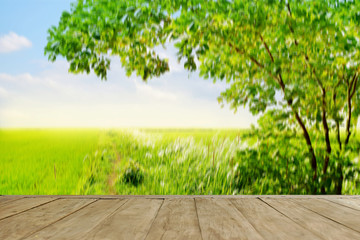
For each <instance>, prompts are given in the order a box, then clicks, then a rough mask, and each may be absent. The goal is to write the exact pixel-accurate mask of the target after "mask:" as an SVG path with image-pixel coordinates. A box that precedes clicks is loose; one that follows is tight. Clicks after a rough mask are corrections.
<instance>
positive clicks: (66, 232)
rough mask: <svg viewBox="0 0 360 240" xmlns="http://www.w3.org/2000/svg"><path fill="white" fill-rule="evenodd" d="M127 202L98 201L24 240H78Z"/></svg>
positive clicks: (122, 200) (115, 200)
mask: <svg viewBox="0 0 360 240" xmlns="http://www.w3.org/2000/svg"><path fill="white" fill-rule="evenodd" d="M126 201H127V200H125V199H114V200H99V201H96V202H94V203H92V204H90V205H88V206H86V207H84V208H82V209H81V210H79V211H77V212H75V213H73V214H71V215H69V216H67V217H65V218H63V219H61V220H60V221H58V222H56V223H54V224H51V225H50V226H48V227H46V228H43V229H42V230H41V231H39V232H35V233H33V234H32V235H31V236H30V237H28V238H26V239H78V238H80V237H82V236H84V235H85V234H86V233H88V232H90V231H91V229H93V228H94V227H96V226H97V225H98V224H99V223H101V222H102V221H103V220H105V219H106V218H107V217H108V216H109V215H111V214H112V213H113V212H114V211H115V210H116V209H118V208H119V207H121V206H122V205H123V204H124V203H125V202H126Z"/></svg>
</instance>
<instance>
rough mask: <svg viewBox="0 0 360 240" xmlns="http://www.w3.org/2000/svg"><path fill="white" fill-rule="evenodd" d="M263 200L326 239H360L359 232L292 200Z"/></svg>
mask: <svg viewBox="0 0 360 240" xmlns="http://www.w3.org/2000/svg"><path fill="white" fill-rule="evenodd" d="M263 200H264V201H265V202H267V203H268V204H269V205H271V206H272V207H273V208H275V209H276V210H277V211H279V212H281V213H282V214H284V215H286V216H287V217H288V218H290V219H291V220H293V221H294V222H296V223H297V224H299V225H301V226H303V227H304V228H306V229H309V230H310V231H311V232H313V233H315V234H316V235H318V236H320V237H322V238H324V239H329V240H332V239H333V240H337V239H342V240H346V239H349V240H353V239H360V234H359V233H358V232H355V231H354V230H351V229H350V228H348V227H345V226H343V225H341V224H338V223H336V222H334V221H331V220H329V219H327V218H325V217H323V216H320V215H319V214H316V213H314V212H313V211H310V210H308V209H306V208H304V207H302V206H300V205H298V204H296V203H295V202H293V201H292V200H291V199H274V198H266V199H263ZM308 201H312V200H308Z"/></svg>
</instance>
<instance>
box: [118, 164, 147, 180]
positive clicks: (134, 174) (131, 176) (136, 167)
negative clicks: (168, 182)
mask: <svg viewBox="0 0 360 240" xmlns="http://www.w3.org/2000/svg"><path fill="white" fill-rule="evenodd" d="M144 172H145V171H144V168H143V167H142V166H141V165H140V164H139V163H138V162H135V161H133V160H129V161H128V163H127V164H126V166H125V168H124V170H123V172H122V174H121V176H120V180H121V181H123V182H125V183H130V184H133V185H134V186H137V185H139V184H141V183H142V182H143V181H144V174H145V173H144Z"/></svg>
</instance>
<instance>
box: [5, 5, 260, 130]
mask: <svg viewBox="0 0 360 240" xmlns="http://www.w3.org/2000/svg"><path fill="white" fill-rule="evenodd" d="M71 2H72V1H68V0H31V1H29V0H27V1H25V0H0V22H1V24H0V127H206V128H209V127H239V128H247V127H249V126H250V125H251V124H252V123H255V122H256V120H255V118H254V117H253V116H251V114H250V113H249V111H248V110H246V109H239V110H238V112H237V113H236V114H234V113H233V111H231V110H229V108H228V107H227V106H225V107H224V108H221V107H220V105H219V104H218V103H217V100H216V98H217V96H219V94H220V92H221V91H223V90H224V89H225V88H226V84H224V83H221V82H220V83H217V84H213V82H212V81H209V80H203V79H201V78H199V77H198V73H193V74H189V73H188V72H187V71H185V70H184V69H183V67H182V65H180V64H178V63H177V61H176V57H175V49H174V48H173V47H172V46H171V45H169V46H168V47H167V49H166V50H163V49H161V50H160V54H161V55H163V56H165V57H167V58H168V59H169V62H170V72H169V73H166V74H165V75H163V76H161V77H160V78H156V79H151V80H150V81H149V82H148V83H147V84H146V83H144V82H142V81H141V79H140V78H137V77H135V76H134V75H133V76H131V77H130V78H128V77H126V76H125V74H124V71H123V69H122V67H121V64H120V61H119V59H118V58H113V59H112V63H111V71H110V72H109V76H108V81H106V82H105V81H101V80H100V79H98V78H96V76H94V74H90V75H85V74H84V75H73V74H69V73H68V70H67V69H68V63H67V62H66V61H64V60H61V59H60V60H58V61H57V62H55V63H50V62H48V61H47V58H46V57H45V56H44V53H43V49H44V46H45V45H46V37H47V29H48V28H49V27H51V26H52V25H56V24H57V23H58V21H59V19H60V15H61V13H62V11H64V10H69V9H70V3H71Z"/></svg>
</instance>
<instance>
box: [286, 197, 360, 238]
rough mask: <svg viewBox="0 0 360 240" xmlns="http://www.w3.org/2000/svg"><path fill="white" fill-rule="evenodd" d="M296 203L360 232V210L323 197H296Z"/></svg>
mask: <svg viewBox="0 0 360 240" xmlns="http://www.w3.org/2000/svg"><path fill="white" fill-rule="evenodd" d="M293 201H295V202H296V203H298V204H300V205H302V206H304V207H306V208H307V209H310V210H311V211H313V212H316V213H318V214H320V215H322V216H324V217H327V218H329V219H332V220H333V221H335V222H338V223H340V224H343V225H345V226H347V227H349V228H351V229H353V230H355V231H357V232H360V211H357V210H354V209H352V208H348V207H345V206H342V205H340V204H337V203H333V202H330V201H326V200H322V199H314V200H311V201H309V200H304V199H294V200H293Z"/></svg>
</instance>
